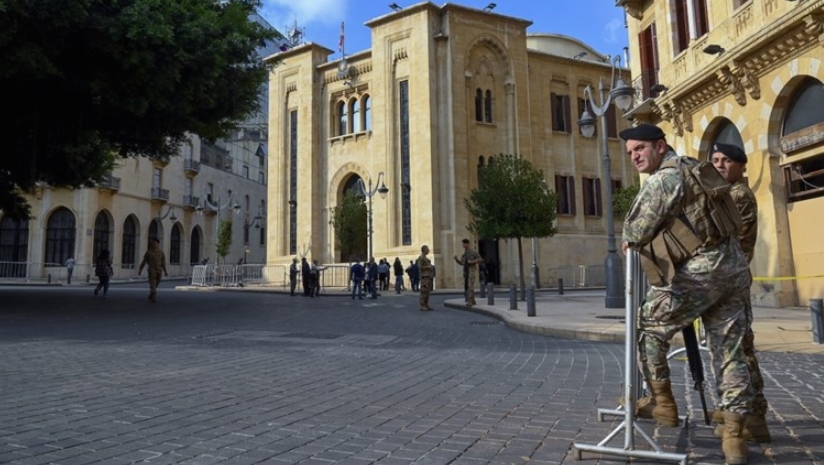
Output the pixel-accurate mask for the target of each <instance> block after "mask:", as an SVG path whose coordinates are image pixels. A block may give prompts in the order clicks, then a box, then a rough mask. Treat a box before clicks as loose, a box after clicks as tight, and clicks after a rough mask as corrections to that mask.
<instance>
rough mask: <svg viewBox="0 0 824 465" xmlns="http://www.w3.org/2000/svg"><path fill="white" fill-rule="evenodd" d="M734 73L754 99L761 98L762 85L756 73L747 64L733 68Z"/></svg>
mask: <svg viewBox="0 0 824 465" xmlns="http://www.w3.org/2000/svg"><path fill="white" fill-rule="evenodd" d="M732 72H733V74H735V76H737V77H738V80H739V81H740V82H741V85H742V86H743V87H744V89H746V91H747V93H749V94H750V97H752V99H753V100H758V99H760V98H761V85H760V84H759V83H758V78H757V77H756V76H755V73H754V72H753V71H752V70H751V69H749V68H747V67H746V66H739V67H738V68H735V69H733V70H732Z"/></svg>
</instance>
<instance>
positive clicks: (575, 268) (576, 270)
mask: <svg viewBox="0 0 824 465" xmlns="http://www.w3.org/2000/svg"><path fill="white" fill-rule="evenodd" d="M547 279H548V282H547V284H548V285H549V286H550V287H551V286H553V285H557V283H558V279H563V280H564V286H565V287H603V286H606V276H605V273H604V265H565V266H558V267H555V268H550V269H549V275H548V276H547Z"/></svg>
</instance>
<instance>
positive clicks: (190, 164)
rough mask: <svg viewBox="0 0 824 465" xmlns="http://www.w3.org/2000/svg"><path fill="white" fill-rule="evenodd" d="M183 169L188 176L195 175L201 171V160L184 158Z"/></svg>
mask: <svg viewBox="0 0 824 465" xmlns="http://www.w3.org/2000/svg"><path fill="white" fill-rule="evenodd" d="M183 170H184V171H185V172H186V176H195V175H197V174H198V173H200V162H199V161H197V160H183Z"/></svg>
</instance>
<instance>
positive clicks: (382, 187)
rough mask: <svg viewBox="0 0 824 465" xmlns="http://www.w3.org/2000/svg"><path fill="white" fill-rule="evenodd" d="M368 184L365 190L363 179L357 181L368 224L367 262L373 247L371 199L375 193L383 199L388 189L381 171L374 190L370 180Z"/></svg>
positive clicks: (370, 179)
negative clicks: (364, 204)
mask: <svg viewBox="0 0 824 465" xmlns="http://www.w3.org/2000/svg"><path fill="white" fill-rule="evenodd" d="M368 183H369V188H368V189H367V188H366V185H365V184H364V183H363V178H359V179H358V190H359V194H360V195H361V196H362V197H363V199H364V201H365V202H366V209H367V210H366V214H367V221H368V223H367V227H368V229H367V231H366V235H367V237H368V238H369V256H368V257H366V260H367V261H368V260H369V259H370V258H372V248H373V247H372V245H373V244H372V242H373V241H372V234H373V232H374V231H373V229H372V197H373V196H374V195H375V193H376V192H377V193H378V194H380V195H381V198H382V199H385V198H386V194H387V193H388V192H389V188H388V187H386V184H384V182H383V171H381V172H380V173H378V180H377V181H376V182H375V188H374V189H373V188H372V178H369V180H368Z"/></svg>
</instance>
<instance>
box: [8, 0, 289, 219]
mask: <svg viewBox="0 0 824 465" xmlns="http://www.w3.org/2000/svg"><path fill="white" fill-rule="evenodd" d="M259 4H260V0H224V1H215V0H175V1H168V0H119V1H102V0H72V1H68V2H67V1H65V0H41V1H37V2H31V1H26V0H0V62H2V66H0V102H3V111H4V113H5V114H7V115H13V117H11V118H9V119H7V121H6V123H4V124H3V125H0V139H2V140H3V141H5V142H4V145H3V156H2V157H0V209H2V210H4V211H5V212H6V213H7V214H9V215H11V216H12V217H16V218H23V217H27V216H29V206H28V205H27V203H26V202H25V200H24V198H23V197H22V194H23V193H25V192H29V191H31V189H32V188H34V187H35V186H36V185H37V183H40V182H45V183H47V184H48V185H50V186H52V187H65V188H77V187H81V186H92V185H94V184H95V183H96V182H98V181H100V180H101V178H102V177H103V176H105V175H106V172H107V171H109V170H111V169H112V167H113V166H114V165H115V164H116V161H117V159H118V158H125V157H138V156H142V157H147V158H151V159H167V158H168V157H170V156H173V155H175V154H176V153H177V152H178V148H179V146H180V143H181V142H182V141H183V140H184V139H185V138H186V137H187V134H189V133H194V134H197V135H199V136H201V137H203V138H204V139H206V140H207V141H211V140H214V139H215V138H218V137H221V136H224V135H226V134H227V131H229V130H230V129H232V128H233V127H234V125H235V124H236V122H238V121H241V120H242V119H243V118H244V117H245V116H246V115H248V114H249V113H250V112H252V111H253V110H254V109H256V108H257V107H258V101H259V95H260V90H261V86H262V85H263V84H264V83H265V82H266V79H267V66H266V65H265V64H264V63H263V62H262V61H261V59H260V57H259V56H258V53H257V50H258V48H259V47H263V46H264V45H266V43H267V40H274V39H276V38H279V37H281V36H280V34H279V33H278V32H277V31H275V30H273V29H271V28H267V27H265V26H264V25H262V24H260V23H259V22H257V21H254V20H252V19H251V18H250V15H252V14H253V13H254V12H255V11H256V9H257V8H258V6H259Z"/></svg>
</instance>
